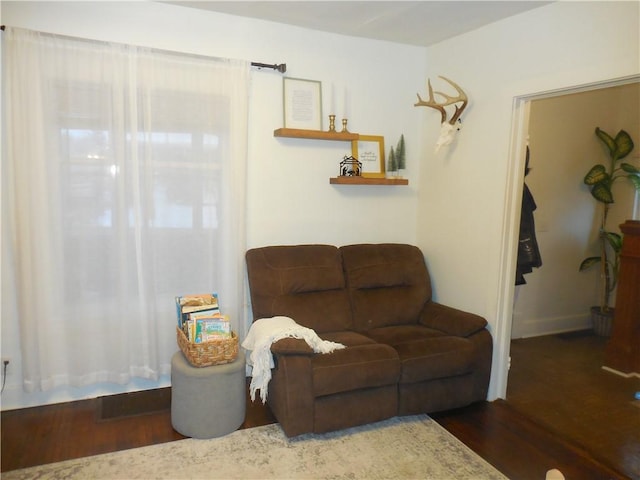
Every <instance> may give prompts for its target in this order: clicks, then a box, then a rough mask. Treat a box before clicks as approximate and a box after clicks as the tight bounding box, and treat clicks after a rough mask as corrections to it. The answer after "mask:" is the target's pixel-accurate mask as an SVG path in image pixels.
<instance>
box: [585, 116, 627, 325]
mask: <svg viewBox="0 0 640 480" xmlns="http://www.w3.org/2000/svg"><path fill="white" fill-rule="evenodd" d="M595 133H596V136H597V137H598V138H599V139H600V140H601V141H602V143H603V144H604V145H605V146H606V148H607V151H608V153H609V165H608V166H605V165H602V164H597V165H594V166H593V167H591V169H590V170H589V172H588V173H587V174H586V175H585V177H584V183H585V184H586V185H587V186H588V187H589V190H590V192H591V195H592V196H593V198H595V199H596V200H597V201H598V202H599V203H600V204H601V206H602V207H601V212H600V220H599V222H600V227H599V247H600V252H599V255H597V256H592V257H587V258H585V259H584V260H583V261H582V263H581V264H580V271H584V270H587V269H589V268H591V267H593V266H594V265H599V267H600V277H601V279H602V284H601V286H600V304H599V305H598V306H595V307H592V308H591V316H592V319H593V321H594V330H595V331H596V333H598V334H600V335H604V336H607V335H608V334H609V332H610V330H611V322H612V320H613V314H614V308H613V307H611V306H610V304H609V301H610V297H611V292H612V291H613V290H614V289H615V288H616V284H617V282H618V271H619V269H620V251H621V250H622V235H621V234H619V233H616V232H613V231H610V230H607V217H608V214H609V208H610V206H611V204H612V203H614V200H613V193H612V186H613V184H614V183H615V182H616V181H617V180H619V179H621V178H627V179H628V180H629V181H631V183H632V184H633V185H634V187H635V189H636V190H638V191H640V170H639V169H638V168H636V167H634V166H633V165H631V164H629V163H625V162H622V161H621V160H622V159H623V158H625V157H626V156H627V155H629V153H631V151H632V150H633V146H634V145H633V141H632V140H631V136H630V135H629V134H628V133H627V132H625V131H624V130H620V131H619V132H618V134H617V135H616V136H615V138H613V137H611V135H609V134H608V133H607V132H605V131H604V130H601V129H600V128H598V127H596V131H595Z"/></svg>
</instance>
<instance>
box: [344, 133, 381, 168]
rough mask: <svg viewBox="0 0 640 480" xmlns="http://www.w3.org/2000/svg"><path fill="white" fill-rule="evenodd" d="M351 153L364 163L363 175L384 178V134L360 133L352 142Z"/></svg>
mask: <svg viewBox="0 0 640 480" xmlns="http://www.w3.org/2000/svg"><path fill="white" fill-rule="evenodd" d="M351 155H353V156H354V157H356V158H357V159H358V160H359V161H360V162H361V163H362V176H363V177H369V178H384V172H385V168H384V165H385V161H384V137H383V136H382V135H360V138H359V139H358V140H353V141H352V142H351Z"/></svg>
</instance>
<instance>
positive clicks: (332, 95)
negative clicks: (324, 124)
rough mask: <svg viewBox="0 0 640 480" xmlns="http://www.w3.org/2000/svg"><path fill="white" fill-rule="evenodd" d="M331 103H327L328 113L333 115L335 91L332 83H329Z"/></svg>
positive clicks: (334, 110) (334, 111)
mask: <svg viewBox="0 0 640 480" xmlns="http://www.w3.org/2000/svg"><path fill="white" fill-rule="evenodd" d="M330 100H331V104H330V105H329V114H330V115H335V114H336V91H335V87H334V85H333V83H332V84H331V97H330Z"/></svg>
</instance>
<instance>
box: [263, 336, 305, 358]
mask: <svg viewBox="0 0 640 480" xmlns="http://www.w3.org/2000/svg"><path fill="white" fill-rule="evenodd" d="M271 352H272V353H273V354H276V355H314V352H313V348H311V347H310V346H309V345H308V344H307V342H305V341H304V340H302V339H301V338H282V339H280V340H278V341H277V342H274V343H272V344H271Z"/></svg>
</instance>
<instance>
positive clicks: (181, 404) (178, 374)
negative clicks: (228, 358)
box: [171, 350, 246, 438]
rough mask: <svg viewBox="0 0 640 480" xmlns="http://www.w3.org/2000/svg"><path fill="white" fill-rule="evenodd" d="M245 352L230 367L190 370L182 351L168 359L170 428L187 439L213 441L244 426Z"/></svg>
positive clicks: (195, 368)
mask: <svg viewBox="0 0 640 480" xmlns="http://www.w3.org/2000/svg"><path fill="white" fill-rule="evenodd" d="M244 362H245V358H244V352H242V351H241V350H240V351H238V357H237V358H236V360H235V361H234V362H233V363H226V364H223V365H214V366H212V367H202V368H198V367H193V366H192V365H191V364H190V363H189V362H188V361H187V359H186V358H185V356H184V354H183V353H182V352H181V351H178V352H176V353H175V354H174V355H173V357H172V358H171V425H173V428H174V429H175V430H176V431H177V432H179V433H181V434H182V435H184V436H186V437H193V438H214V437H220V436H222V435H226V434H228V433H231V432H233V431H235V430H237V429H238V427H239V426H240V425H241V424H242V422H244V416H245V408H246V374H245V364H244Z"/></svg>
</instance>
